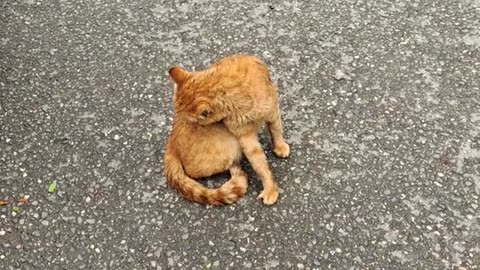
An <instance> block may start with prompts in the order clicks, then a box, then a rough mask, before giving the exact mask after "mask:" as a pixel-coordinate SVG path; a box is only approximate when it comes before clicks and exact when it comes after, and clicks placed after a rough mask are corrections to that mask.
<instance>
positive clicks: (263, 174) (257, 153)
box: [234, 126, 278, 205]
mask: <svg viewBox="0 0 480 270" xmlns="http://www.w3.org/2000/svg"><path fill="white" fill-rule="evenodd" d="M234 133H237V132H234ZM236 135H238V140H239V142H240V146H241V147H242V151H243V154H244V155H245V156H246V157H247V159H248V161H249V162H250V165H251V166H252V168H253V170H254V171H255V173H256V174H257V175H258V177H259V178H260V180H261V181H262V185H263V191H262V192H261V193H260V195H259V196H258V199H262V200H263V203H264V204H267V205H271V204H274V203H275V202H276V201H277V199H278V186H277V182H276V181H275V179H274V177H273V174H272V171H271V170H270V167H269V166H268V163H267V157H266V155H265V153H264V152H263V148H262V146H261V145H260V143H259V141H258V137H257V131H256V127H254V126H252V127H247V128H244V129H242V130H241V131H239V132H238V133H237V134H236Z"/></svg>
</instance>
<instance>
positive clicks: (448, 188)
mask: <svg viewBox="0 0 480 270" xmlns="http://www.w3.org/2000/svg"><path fill="white" fill-rule="evenodd" d="M0 8H1V11H0V200H5V201H7V202H8V203H9V204H8V205H7V206H1V207H0V266H1V267H0V268H1V269H479V268H480V209H479V204H480V202H479V197H480V74H479V68H480V2H479V1H478V0H457V1H455V0H454V1H443V0H426V1H420V0H413V1H407V0H399V1H367V0H347V1H314V0H310V1H271V2H265V1H253V0H252V1H240V0H229V1H219V0H217V1H207V0H197V1H191V0H183V1H160V0H157V1H153V0H136V1H126V0H118V1H113V0H97V1H94V0H75V1H73V0H58V1H56V0H52V1H47V0H38V1H37V0H26V1H13V0H5V1H2V2H1V3H0ZM237 52H244V53H254V54H256V55H258V56H260V57H262V58H263V59H264V60H265V61H266V62H267V63H268V64H269V66H270V67H271V70H272V74H273V79H274V81H275V82H276V83H277V85H278V87H279V91H280V97H281V108H282V111H283V116H284V123H285V130H286V131H285V133H286V138H287V139H288V141H289V142H290V143H291V146H292V156H291V158H290V159H288V160H281V159H277V158H275V157H274V156H273V155H272V151H271V148H270V146H269V145H268V137H267V136H266V135H265V134H263V135H262V137H261V140H262V143H263V145H264V146H265V150H266V152H267V153H268V157H269V162H270V164H271V166H272V170H273V172H274V174H275V175H276V177H277V178H278V181H279V183H280V186H281V187H282V189H283V191H282V194H281V197H280V200H279V201H278V203H277V204H276V205H275V206H273V207H266V206H264V205H262V204H261V203H260V202H259V201H257V200H256V199H255V198H256V196H257V195H258V193H259V192H260V190H261V185H260V184H259V181H258V179H257V178H256V177H255V175H254V173H253V172H252V171H251V169H250V168H249V166H248V164H247V163H245V164H244V166H245V168H247V169H248V171H249V180H250V182H251V186H250V188H249V190H248V193H247V196H246V198H244V199H243V200H241V201H240V203H239V204H236V205H233V206H229V207H221V208H214V207H205V206H201V205H196V204H193V203H190V202H186V201H184V200H182V199H181V198H180V197H179V195H178V194H177V193H175V192H173V191H172V190H170V189H169V188H168V187H167V186H166V184H165V178H164V177H163V176H162V160H161V159H162V156H163V153H164V147H165V139H166V137H167V135H168V134H169V132H170V128H171V121H172V92H173V89H172V84H171V82H170V80H169V78H168V76H167V74H166V71H167V69H168V67H169V66H171V65H175V64H179V65H182V66H184V67H185V68H187V69H197V70H198V69H201V68H203V67H204V66H205V65H207V64H209V63H211V62H213V61H214V60H215V59H218V58H220V57H222V56H225V55H229V54H232V53H237ZM226 177H228V176H222V177H219V178H220V179H217V180H219V181H221V180H222V179H223V180H225V178H226ZM54 180H57V182H58V186H57V190H56V191H55V192H54V193H48V186H49V184H50V183H51V182H52V181H54ZM205 184H207V185H215V184H218V181H213V180H212V179H210V180H208V181H206V182H205ZM25 195H28V196H29V197H30V200H31V201H30V202H29V203H28V204H25V205H21V204H18V203H16V202H15V200H16V199H18V198H21V197H23V196H25Z"/></svg>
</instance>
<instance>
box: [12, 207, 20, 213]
mask: <svg viewBox="0 0 480 270" xmlns="http://www.w3.org/2000/svg"><path fill="white" fill-rule="evenodd" d="M20 210H21V209H20V207H16V206H15V207H13V208H12V211H13V212H15V213H18V212H20Z"/></svg>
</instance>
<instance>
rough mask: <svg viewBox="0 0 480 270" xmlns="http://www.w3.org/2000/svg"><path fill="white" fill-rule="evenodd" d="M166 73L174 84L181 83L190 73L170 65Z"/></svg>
mask: <svg viewBox="0 0 480 270" xmlns="http://www.w3.org/2000/svg"><path fill="white" fill-rule="evenodd" d="M168 74H170V77H171V78H172V80H173V81H174V82H175V83H176V84H182V83H183V82H184V81H185V80H186V79H187V78H188V76H189V75H190V74H189V73H188V71H186V70H184V69H182V68H181V67H172V68H170V69H169V70H168Z"/></svg>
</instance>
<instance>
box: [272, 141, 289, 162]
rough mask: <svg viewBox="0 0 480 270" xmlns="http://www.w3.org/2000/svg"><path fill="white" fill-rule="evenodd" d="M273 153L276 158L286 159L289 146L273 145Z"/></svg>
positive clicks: (283, 144) (285, 144)
mask: <svg viewBox="0 0 480 270" xmlns="http://www.w3.org/2000/svg"><path fill="white" fill-rule="evenodd" d="M273 152H274V153H275V155H276V156H277V157H281V158H287V157H288V156H289V155H290V146H289V145H288V144H287V143H282V144H278V145H275V146H274V148H273Z"/></svg>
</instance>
